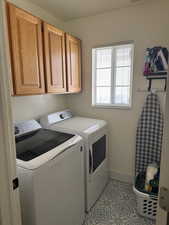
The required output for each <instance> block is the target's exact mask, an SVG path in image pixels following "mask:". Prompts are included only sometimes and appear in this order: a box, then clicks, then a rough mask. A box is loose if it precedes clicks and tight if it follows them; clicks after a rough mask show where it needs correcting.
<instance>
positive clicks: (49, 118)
mask: <svg viewBox="0 0 169 225" xmlns="http://www.w3.org/2000/svg"><path fill="white" fill-rule="evenodd" d="M71 117H73V113H72V112H71V111H70V110H64V111H60V112H56V113H52V114H49V115H46V116H43V117H41V118H40V124H42V126H43V127H48V126H50V125H52V124H54V123H58V122H61V121H63V120H66V119H70V118H71Z"/></svg>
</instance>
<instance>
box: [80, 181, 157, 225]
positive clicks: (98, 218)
mask: <svg viewBox="0 0 169 225" xmlns="http://www.w3.org/2000/svg"><path fill="white" fill-rule="evenodd" d="M84 225H155V223H154V221H152V220H149V219H146V218H143V217H140V216H139V215H138V214H137V211H136V199H135V194H134V193H133V191H132V186H131V185H130V184H127V183H123V182H119V181H115V180H111V181H110V182H109V184H108V185H107V187H106V189H105V190H104V192H103V194H102V196H101V198H100V199H99V200H98V201H97V203H96V204H95V206H94V207H93V208H92V210H91V211H90V213H89V214H88V215H87V218H86V222H85V223H84Z"/></svg>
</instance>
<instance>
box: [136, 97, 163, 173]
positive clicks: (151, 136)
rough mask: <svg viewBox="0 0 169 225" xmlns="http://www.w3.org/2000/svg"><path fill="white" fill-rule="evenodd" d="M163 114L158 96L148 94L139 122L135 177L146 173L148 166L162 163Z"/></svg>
mask: <svg viewBox="0 0 169 225" xmlns="http://www.w3.org/2000/svg"><path fill="white" fill-rule="evenodd" d="M163 123H164V121H163V113H162V111H161V108H160V101H159V98H158V95H157V94H155V93H150V94H148V96H147V98H146V101H145V104H144V106H143V109H142V113H141V116H140V119H139V121H138V127H137V134H136V160H135V173H136V174H135V175H136V176H137V175H138V173H140V172H144V171H145V170H146V168H147V166H148V164H150V163H153V162H157V163H160V157H161V149H162V136H163Z"/></svg>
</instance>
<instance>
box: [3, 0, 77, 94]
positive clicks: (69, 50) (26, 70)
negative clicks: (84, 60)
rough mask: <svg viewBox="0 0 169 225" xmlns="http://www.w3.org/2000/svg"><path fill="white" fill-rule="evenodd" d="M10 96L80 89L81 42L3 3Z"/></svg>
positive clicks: (71, 91) (11, 5)
mask: <svg viewBox="0 0 169 225" xmlns="http://www.w3.org/2000/svg"><path fill="white" fill-rule="evenodd" d="M7 11H8V14H7V15H8V23H9V40H10V51H11V52H10V53H11V64H12V80H13V87H14V95H35V94H43V93H45V92H47V93H58V94H63V93H77V92H80V91H81V41H80V40H79V39H77V38H75V37H73V36H71V35H68V34H65V32H64V31H62V30H59V29H57V28H56V27H54V26H52V25H49V24H47V23H46V22H43V21H42V20H41V19H40V18H38V17H35V16H33V15H31V14H29V13H27V12H26V11H24V10H22V9H19V8H17V7H15V6H14V5H13V4H11V3H8V4H7Z"/></svg>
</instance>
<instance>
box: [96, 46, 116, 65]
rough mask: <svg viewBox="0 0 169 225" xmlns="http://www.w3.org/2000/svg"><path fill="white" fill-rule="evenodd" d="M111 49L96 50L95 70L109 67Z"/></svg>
mask: <svg viewBox="0 0 169 225" xmlns="http://www.w3.org/2000/svg"><path fill="white" fill-rule="evenodd" d="M111 52H112V50H111V48H108V49H97V50H96V62H97V65H96V68H105V67H111Z"/></svg>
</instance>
